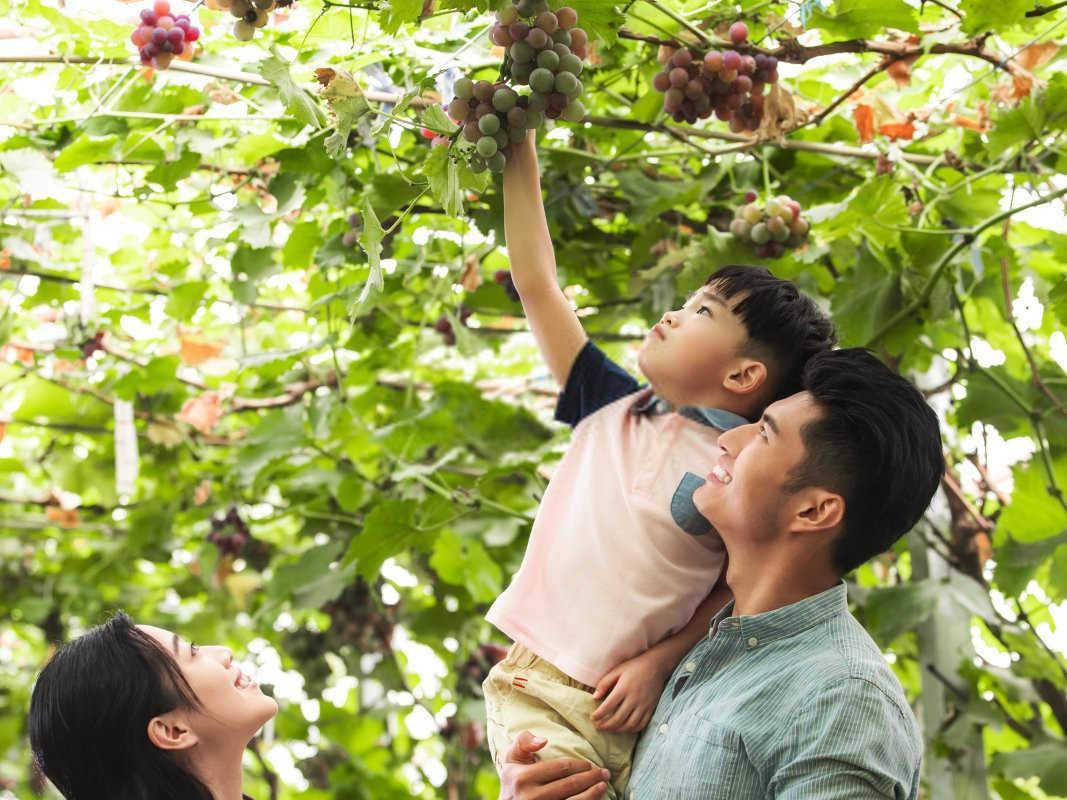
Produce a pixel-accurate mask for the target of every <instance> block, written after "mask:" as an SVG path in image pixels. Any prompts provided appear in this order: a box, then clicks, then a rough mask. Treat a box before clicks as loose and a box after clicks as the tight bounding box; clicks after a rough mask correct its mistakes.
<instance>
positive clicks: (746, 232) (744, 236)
mask: <svg viewBox="0 0 1067 800" xmlns="http://www.w3.org/2000/svg"><path fill="white" fill-rule="evenodd" d="M730 233H732V234H733V235H734V236H736V237H737V238H738V239H741V240H742V241H746V242H747V241H748V238H749V236H750V235H751V233H752V226H751V225H749V224H748V222H746V221H745V220H743V219H741V218H740V217H735V218H734V220H733V221H732V222H731V223H730Z"/></svg>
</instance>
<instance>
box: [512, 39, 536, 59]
mask: <svg viewBox="0 0 1067 800" xmlns="http://www.w3.org/2000/svg"><path fill="white" fill-rule="evenodd" d="M508 54H509V55H510V56H511V60H512V61H514V62H515V63H516V64H529V63H530V62H531V61H533V60H534V55H535V52H534V49H533V48H532V47H530V45H528V44H526V42H515V44H513V45H512V46H511V47H510V48H509V49H508Z"/></svg>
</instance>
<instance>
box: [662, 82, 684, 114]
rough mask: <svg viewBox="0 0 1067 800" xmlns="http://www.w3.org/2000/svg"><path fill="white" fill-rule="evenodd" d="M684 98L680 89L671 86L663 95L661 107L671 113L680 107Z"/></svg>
mask: <svg viewBox="0 0 1067 800" xmlns="http://www.w3.org/2000/svg"><path fill="white" fill-rule="evenodd" d="M684 100H685V94H684V93H683V92H682V90H681V89H678V88H675V87H671V88H670V89H668V90H667V92H666V94H664V95H663V109H664V110H665V111H666V112H667V113H668V114H673V113H674V112H675V111H677V110H678V109H680V108H681V107H682V102H683V101H684Z"/></svg>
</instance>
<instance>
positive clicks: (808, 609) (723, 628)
mask: <svg viewBox="0 0 1067 800" xmlns="http://www.w3.org/2000/svg"><path fill="white" fill-rule="evenodd" d="M733 610H734V601H733V600H731V601H730V602H729V603H727V604H726V605H725V606H724V607H723V608H722V609H720V611H719V613H718V614H716V615H715V617H714V618H713V619H712V621H711V636H713V637H714V636H718V635H719V634H721V633H726V632H729V633H736V634H737V635H738V636H739V637H740V638H742V639H746V640H747V639H755V640H756V641H757V642H759V643H764V642H769V641H773V640H774V639H781V638H783V637H787V636H793V635H794V634H797V633H800V632H801V631H805V630H807V629H808V628H812V627H814V626H816V625H818V624H819V623H820V622H824V621H825V620H827V619H829V618H830V617H833V616H836V615H837V614H842V613H847V612H848V593H847V591H846V589H845V582H844V581H843V580H842V581H840V582H838V583H837V584H835V585H834V586H831V587H830V588H829V589H826V590H825V591H822V592H819V593H818V594H813V595H812V596H811V597H805V598H804V599H803V600H800V601H798V602H796V603H790V604H789V605H787V606H782V607H781V608H776V609H773V610H772V611H765V612H763V613H762V614H749V615H747V616H737V617H735V616H733Z"/></svg>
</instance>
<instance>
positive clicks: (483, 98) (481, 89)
mask: <svg viewBox="0 0 1067 800" xmlns="http://www.w3.org/2000/svg"><path fill="white" fill-rule="evenodd" d="M494 91H496V89H495V87H494V86H493V84H491V83H490V82H489V81H478V82H477V83H475V84H474V89H473V93H474V96H475V97H476V98H477V99H478V101H479V102H481V103H488V102H489V101H490V100H491V99H492V97H493V92H494Z"/></svg>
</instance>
